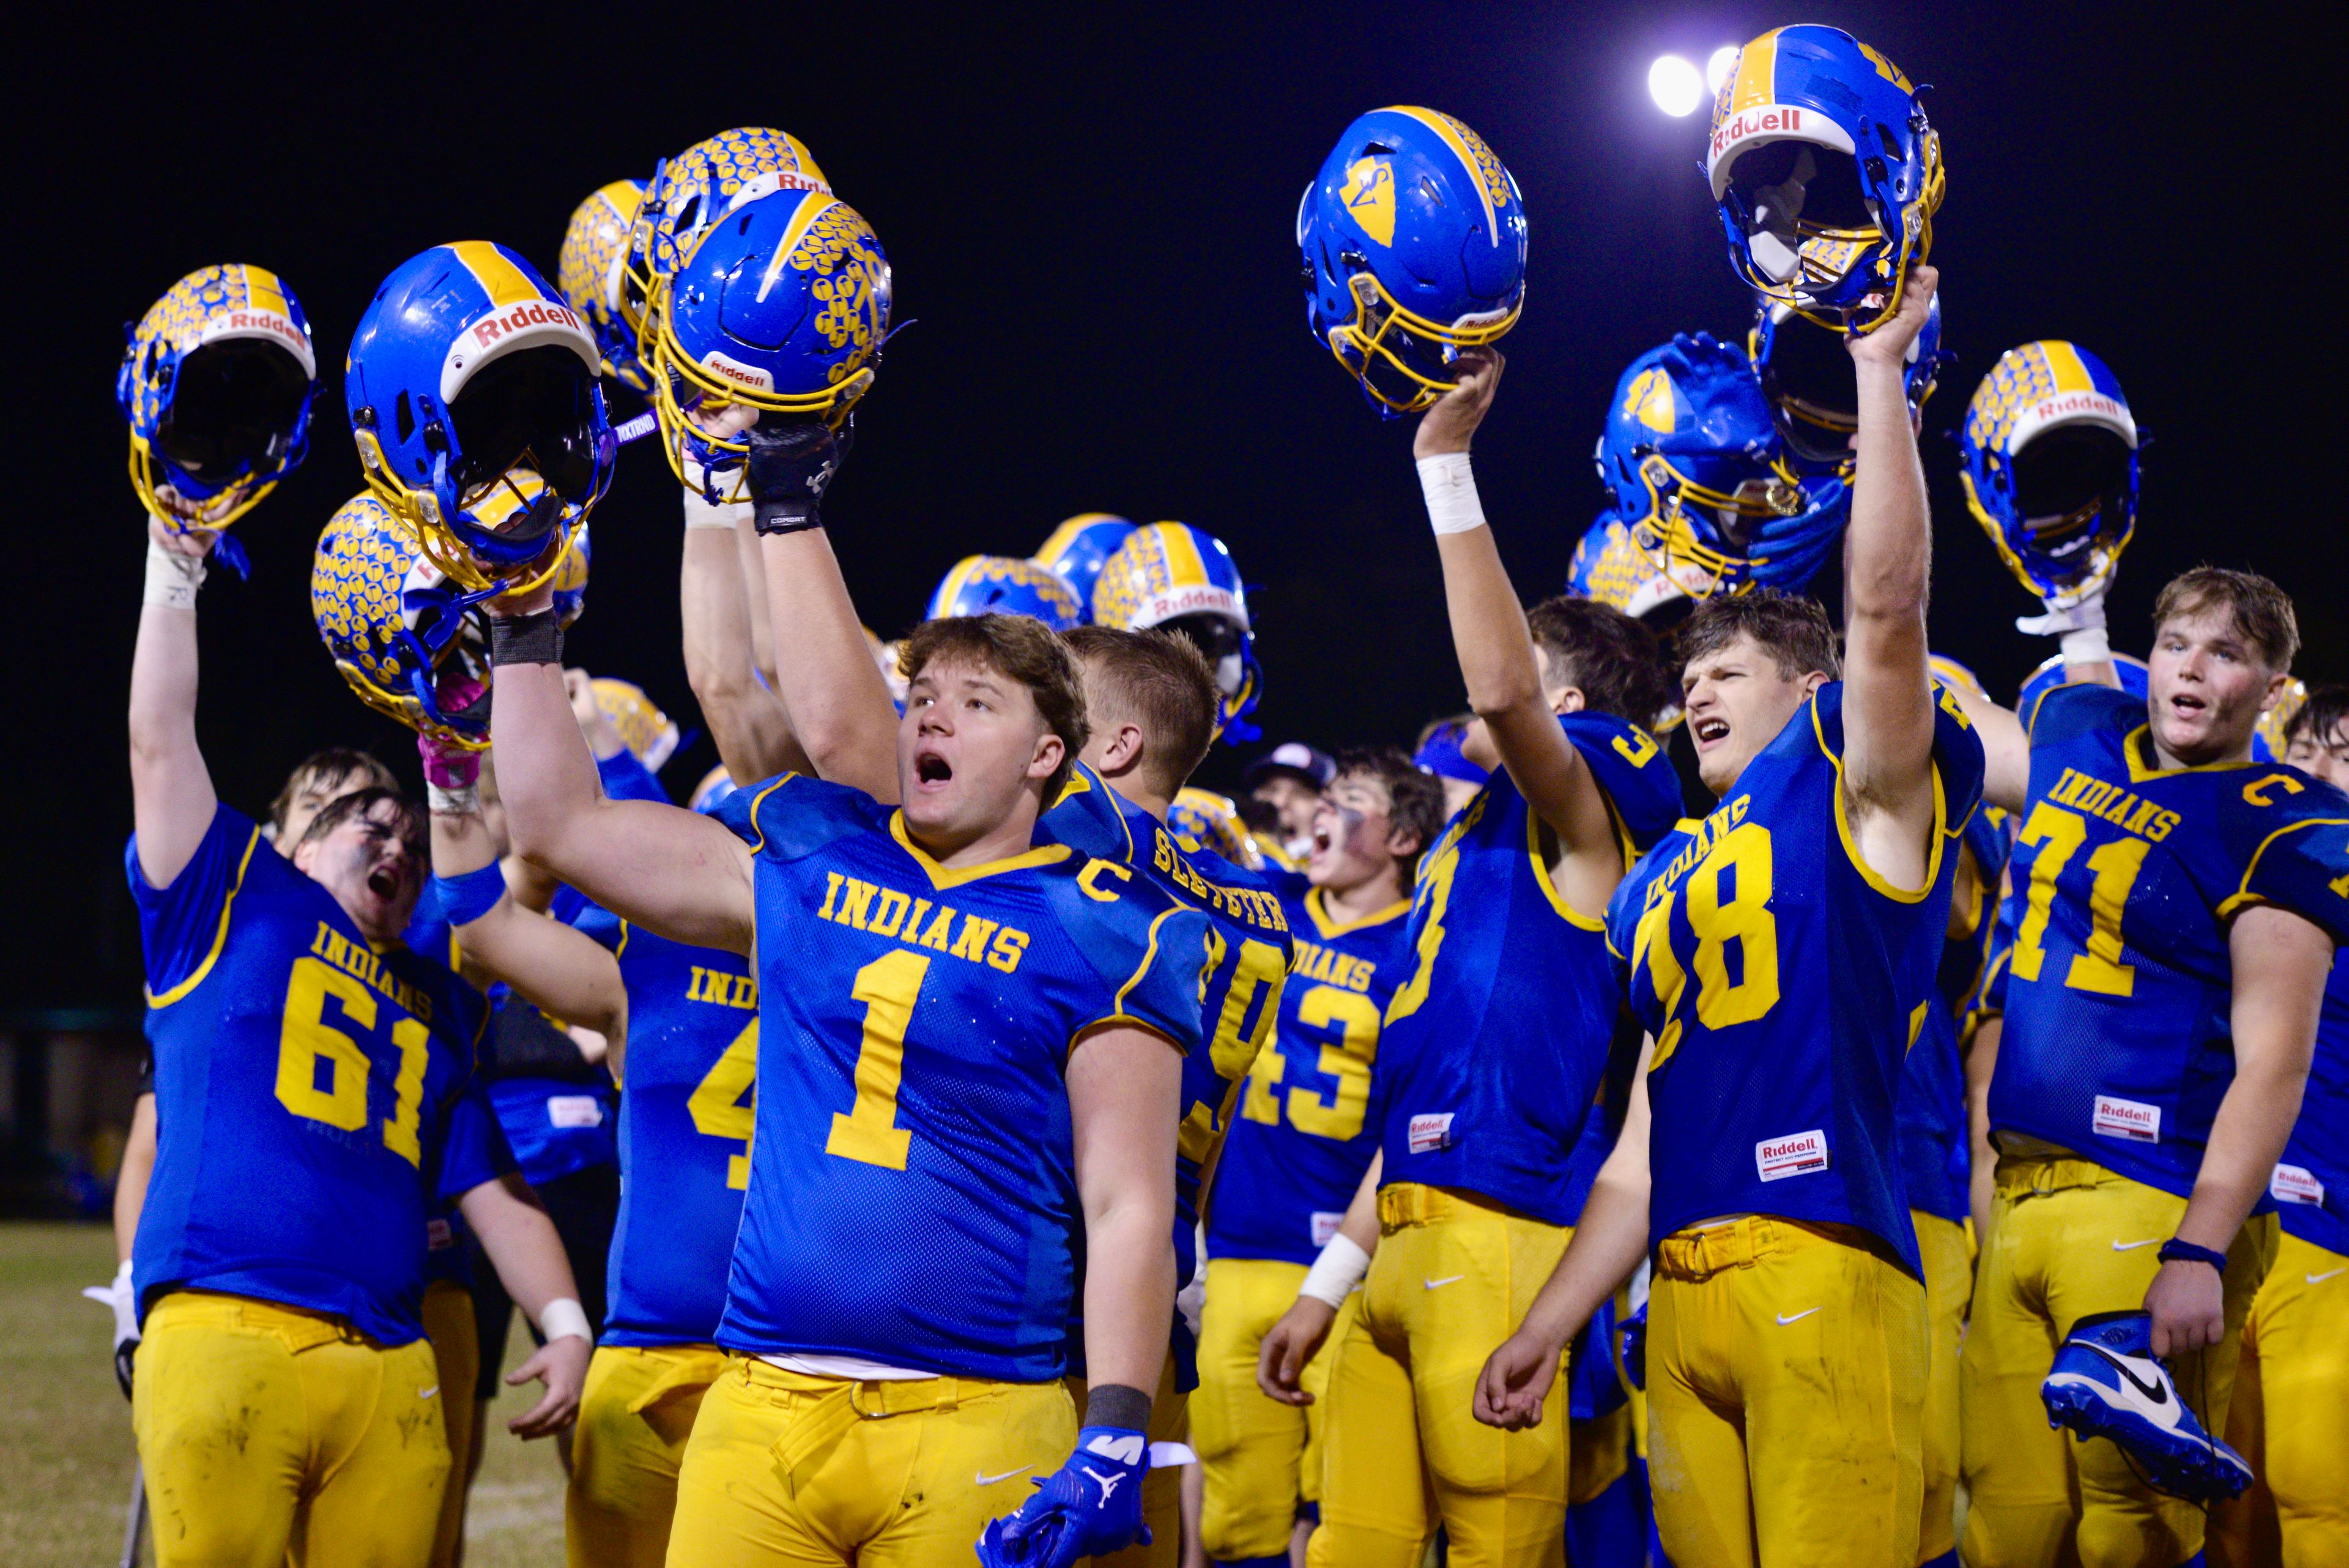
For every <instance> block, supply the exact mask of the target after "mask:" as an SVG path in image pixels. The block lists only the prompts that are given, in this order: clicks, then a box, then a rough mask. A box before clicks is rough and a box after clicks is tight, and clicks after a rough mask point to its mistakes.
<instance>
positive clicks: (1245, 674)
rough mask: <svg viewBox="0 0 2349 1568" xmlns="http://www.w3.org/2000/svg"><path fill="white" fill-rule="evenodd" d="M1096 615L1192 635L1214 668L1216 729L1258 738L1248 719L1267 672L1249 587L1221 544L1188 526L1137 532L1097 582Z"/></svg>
mask: <svg viewBox="0 0 2349 1568" xmlns="http://www.w3.org/2000/svg"><path fill="white" fill-rule="evenodd" d="M1092 618H1093V623H1094V624H1095V625H1096V626H1113V627H1119V628H1123V629H1125V630H1128V631H1145V630H1148V629H1150V628H1154V627H1156V628H1164V629H1165V630H1168V631H1178V632H1181V633H1182V634H1183V635H1184V636H1185V637H1187V638H1189V639H1191V641H1192V642H1193V644H1194V645H1195V646H1196V647H1197V648H1198V649H1199V651H1200V652H1201V653H1203V654H1205V655H1206V658H1207V662H1208V664H1209V665H1211V666H1212V667H1213V668H1214V670H1215V671H1216V691H1217V692H1218V693H1220V694H1221V697H1222V700H1223V701H1222V707H1221V710H1220V711H1219V713H1218V715H1217V720H1218V722H1217V730H1218V732H1220V733H1221V734H1223V735H1224V736H1225V737H1226V739H1228V740H1230V741H1232V742H1235V743H1237V742H1243V741H1253V740H1255V739H1257V730H1256V726H1254V725H1253V724H1250V723H1248V722H1247V715H1248V714H1249V713H1251V712H1253V711H1255V709H1256V705H1257V701H1258V700H1259V699H1260V698H1261V697H1262V696H1263V694H1264V671H1263V670H1262V669H1260V668H1259V667H1258V666H1257V661H1256V639H1255V632H1254V629H1253V628H1252V627H1251V626H1250V625H1249V622H1248V607H1247V585H1246V584H1244V583H1242V582H1241V581H1240V569H1239V567H1238V566H1237V565H1235V564H1234V563H1233V561H1232V553H1231V551H1230V550H1229V549H1227V548H1226V547H1225V545H1224V542H1223V541H1222V540H1221V539H1218V538H1216V536H1215V535H1212V534H1209V533H1208V532H1206V530H1205V529H1202V528H1194V527H1192V526H1191V525H1190V524H1187V523H1153V524H1150V525H1149V526H1148V527H1146V528H1136V529H1135V530H1134V531H1133V534H1132V535H1129V536H1128V537H1127V539H1126V541H1125V543H1124V544H1123V545H1119V546H1118V547H1117V549H1116V551H1115V553H1113V554H1112V556H1110V558H1109V560H1108V561H1107V562H1106V563H1104V564H1103V566H1102V571H1101V576H1100V577H1099V578H1098V579H1096V580H1095V581H1094V583H1093V602H1092Z"/></svg>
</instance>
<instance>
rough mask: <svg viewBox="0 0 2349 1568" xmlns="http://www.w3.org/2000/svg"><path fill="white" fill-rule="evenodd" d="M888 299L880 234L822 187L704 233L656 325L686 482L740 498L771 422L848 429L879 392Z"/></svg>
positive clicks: (672, 439) (661, 392) (652, 322)
mask: <svg viewBox="0 0 2349 1568" xmlns="http://www.w3.org/2000/svg"><path fill="white" fill-rule="evenodd" d="M889 298H890V280H889V258H888V257H887V256H886V255H885V254H882V250H881V242H880V241H879V240H878V239H876V238H874V234H873V226H872V225H871V224H869V223H866V222H865V221H864V219H863V218H861V217H859V216H857V214H856V213H855V210H854V209H853V208H851V207H849V206H848V205H847V204H846V203H845V202H840V201H837V200H835V199H833V197H832V196H831V195H830V194H828V193H826V192H822V191H778V192H774V193H773V194H771V195H766V196H761V197H759V198H757V199H755V200H753V201H750V202H745V203H743V204H742V205H741V206H740V207H739V208H737V209H735V211H734V213H733V216H732V217H731V218H730V220H729V221H728V222H726V223H719V224H716V225H714V226H712V227H709V228H707V229H704V230H703V231H702V232H701V234H700V235H699V236H698V238H696V239H695V240H694V241H693V243H692V247H691V249H690V250H689V251H688V254H687V255H686V257H685V259H684V261H683V262H682V263H681V264H680V265H679V266H678V269H677V271H676V272H675V273H674V274H673V275H669V276H667V277H664V278H663V279H661V280H660V283H659V286H658V289H657V293H656V295H655V297H654V299H653V302H652V315H651V318H650V319H649V320H648V322H647V340H648V352H647V359H648V362H649V363H650V365H651V367H652V372H653V406H654V407H655V408H656V409H657V410H659V413H660V425H661V447H662V449H663V450H664V451H665V452H667V454H668V462H669V467H670V469H671V470H672V471H673V472H675V473H676V474H677V476H678V482H679V483H683V484H687V485H688V486H692V487H694V488H698V489H699V490H700V491H701V492H702V493H703V494H704V495H705V496H707V497H708V498H709V499H710V500H712V501H719V500H740V499H741V498H742V495H741V490H742V477H743V475H744V473H745V472H747V465H746V463H745V461H744V460H745V459H746V458H747V456H748V455H749V452H750V442H749V441H748V440H747V439H746V437H745V436H744V434H743V432H744V431H747V430H748V429H749V427H750V425H753V424H756V423H757V422H758V421H759V419H760V418H761V417H763V416H765V415H768V414H777V415H781V416H783V417H785V418H788V419H822V420H823V421H824V422H825V423H827V424H829V425H831V426H832V427H833V428H834V429H835V430H836V429H838V428H839V427H840V425H841V424H842V422H843V421H845V420H846V419H847V418H848V411H849V410H850V409H852V408H854V406H855V404H856V400H857V399H859V398H861V397H863V396H864V393H865V389H867V388H869V387H871V386H872V385H873V367H872V365H871V364H870V363H868V361H870V360H871V359H872V358H873V357H874V353H875V351H876V350H878V349H879V348H880V347H881V340H882V339H883V338H884V337H887V336H888V334H889ZM746 416H747V417H746ZM729 476H730V477H729Z"/></svg>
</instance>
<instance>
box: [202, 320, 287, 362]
mask: <svg viewBox="0 0 2349 1568" xmlns="http://www.w3.org/2000/svg"><path fill="white" fill-rule="evenodd" d="M254 332H265V333H267V334H268V335H269V336H270V337H282V338H284V339H285V342H286V344H287V346H288V347H290V348H294V349H295V351H296V352H298V353H303V354H306V353H308V352H309V348H310V340H309V339H308V338H307V337H303V336H302V329H301V328H300V327H296V326H295V325H294V323H293V322H292V321H291V320H289V319H287V318H286V317H283V316H280V315H278V314H277V312H275V311H274V310H232V311H230V312H229V313H228V314H227V315H226V316H223V317H219V318H218V319H217V320H216V321H215V322H214V323H213V325H212V329H211V331H210V332H208V333H206V334H205V336H207V337H225V336H227V335H229V334H231V333H234V334H235V335H237V336H239V337H243V336H245V335H246V334H248V333H254Z"/></svg>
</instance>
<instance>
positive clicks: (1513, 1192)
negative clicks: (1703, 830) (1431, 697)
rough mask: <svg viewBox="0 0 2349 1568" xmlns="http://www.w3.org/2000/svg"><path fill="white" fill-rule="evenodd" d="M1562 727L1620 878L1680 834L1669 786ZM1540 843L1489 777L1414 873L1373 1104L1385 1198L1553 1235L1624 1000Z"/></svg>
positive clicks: (1659, 751) (1571, 727)
mask: <svg viewBox="0 0 2349 1568" xmlns="http://www.w3.org/2000/svg"><path fill="white" fill-rule="evenodd" d="M1559 723H1560V724H1561V725H1563V726H1564V728H1565V731H1566V734H1567V738H1568V740H1569V741H1571V742H1573V743H1574V746H1575V749H1576V750H1577V751H1578V752H1580V753H1582V758H1583V761H1584V762H1585V763H1588V764H1589V766H1590V769H1591V772H1592V773H1593V774H1596V775H1597V777H1598V780H1599V784H1600V786H1601V787H1602V788H1603V789H1605V791H1606V792H1607V797H1608V799H1609V802H1610V803H1612V805H1613V808H1614V815H1615V820H1616V825H1617V827H1618V830H1619V836H1620V837H1621V840H1622V849H1623V858H1624V863H1625V864H1626V865H1627V866H1628V865H1629V864H1630V862H1631V861H1632V860H1633V859H1634V858H1635V857H1637V855H1638V854H1639V852H1640V850H1642V849H1644V848H1646V847H1647V846H1649V845H1650V844H1652V843H1654V842H1655V841H1656V839H1657V837H1658V836H1661V835H1662V834H1664V833H1665V832H1667V831H1669V830H1670V829H1671V825H1672V823H1673V822H1674V821H1675V820H1676V819H1677V818H1678V817H1679V815H1680V810H1681V785H1680V776H1679V774H1677V773H1675V772H1674V771H1673V768H1672V764H1671V759H1670V758H1669V757H1667V756H1666V755H1665V754H1664V752H1663V748H1662V747H1661V746H1659V745H1658V744H1657V743H1656V742H1655V741H1654V740H1653V739H1652V738H1651V737H1650V736H1649V735H1648V734H1647V732H1644V731H1642V730H1640V729H1639V728H1638V727H1636V726H1635V725H1632V724H1629V723H1626V722H1624V721H1622V720H1620V719H1617V718H1613V717H1610V716H1609V715H1607V714H1603V713H1573V714H1568V715H1567V716H1566V717H1565V718H1563V719H1561V720H1560V721H1559ZM1546 839H1547V828H1546V827H1545V826H1543V824H1542V821H1541V818H1540V817H1539V816H1538V815H1536V814H1535V813H1534V811H1533V810H1532V809H1531V808H1530V807H1528V806H1527V805H1526V800H1525V797H1524V796H1523V795H1521V794H1518V793H1517V790H1516V785H1515V784H1513V783H1511V782H1510V779H1509V776H1508V774H1507V773H1506V770H1502V771H1496V772H1495V774H1493V777H1492V780H1491V782H1490V783H1488V784H1486V785H1485V788H1484V789H1483V790H1482V791H1481V792H1479V793H1478V794H1476V795H1475V797H1474V798H1473V799H1471V800H1470V801H1469V803H1468V804H1467V805H1465V806H1464V807H1462V808H1461V810H1460V812H1459V814H1458V815H1455V816H1454V817H1453V818H1452V820H1451V822H1450V823H1449V824H1447V825H1446V826H1445V827H1444V836H1442V837H1441V838H1439V839H1437V840H1436V842H1435V845H1434V847H1433V848H1432V849H1431V850H1430V851H1429V852H1428V854H1427V855H1426V856H1425V857H1423V859H1422V860H1421V861H1420V863H1419V882H1418V886H1417V888H1415V890H1414V891H1413V898H1412V910H1411V918H1410V923H1409V929H1408V931H1407V933H1406V940H1408V941H1409V943H1410V944H1411V947H1412V950H1413V969H1412V972H1411V974H1410V975H1409V976H1408V977H1407V978H1406V979H1405V981H1404V982H1403V984H1402V986H1400V987H1398V988H1397V989H1396V991H1395V993H1394V997H1393V1000H1392V1001H1391V1002H1388V1003H1387V1012H1386V1023H1385V1033H1384V1035H1383V1037H1382V1038H1381V1041H1380V1044H1379V1059H1378V1065H1377V1068H1376V1070H1375V1071H1374V1072H1373V1074H1372V1075H1371V1106H1372V1115H1373V1116H1374V1117H1375V1118H1376V1122H1377V1126H1378V1128H1379V1136H1380V1147H1381V1148H1382V1149H1383V1150H1384V1153H1385V1164H1384V1166H1383V1167H1382V1168H1381V1174H1380V1180H1381V1183H1383V1184H1388V1185H1392V1184H1393V1183H1396V1182H1406V1181H1409V1182H1424V1183H1427V1184H1429V1185H1431V1186H1436V1187H1456V1188H1460V1189H1464V1190H1466V1191H1470V1192H1477V1193H1482V1194H1483V1195H1484V1196H1485V1197H1487V1198H1491V1199H1496V1200H1498V1201H1499V1202H1502V1203H1505V1204H1507V1205H1508V1206H1509V1207H1511V1208H1513V1209H1517V1210H1522V1211H1524V1212H1525V1213H1527V1214H1530V1215H1532V1216H1533V1217H1534V1218H1536V1219H1537V1220H1543V1221H1546V1222H1547V1223H1549V1224H1552V1225H1564V1224H1568V1223H1569V1222H1571V1220H1573V1219H1574V1217H1575V1216H1576V1215H1577V1214H1578V1213H1579V1212H1580V1204H1579V1201H1578V1199H1576V1197H1575V1195H1574V1192H1573V1190H1572V1181H1571V1178H1570V1175H1569V1172H1568V1155H1569V1154H1570V1153H1571V1151H1572V1150H1573V1149H1574V1147H1575V1145H1576V1143H1577V1141H1578V1139H1579V1138H1580V1137H1581V1136H1582V1127H1583V1122H1584V1119H1585V1118H1586V1117H1587V1116H1588V1114H1589V1111H1590V1106H1591V1102H1592V1100H1593V1098H1594V1096H1596V1094H1597V1092H1598V1089H1599V1081H1600V1078H1601V1075H1603V1073H1604V1072H1605V1070H1606V1065H1607V1054H1608V1045H1609V1040H1610V1039H1611V1038H1612V1036H1613V1033H1614V1026H1615V1019H1616V1014H1617V1012H1618V1011H1619V1008H1620V1007H1621V1005H1622V998H1621V996H1620V994H1619V992H1618V991H1617V989H1616V984H1615V979H1614V976H1613V974H1612V972H1611V971H1610V968H1609V961H1608V957H1607V942H1606V928H1605V925H1604V923H1603V921H1602V920H1601V919H1600V915H1601V914H1602V913H1603V911H1598V910H1591V911H1585V910H1580V909H1574V908H1572V907H1571V906H1569V905H1568V903H1567V901H1566V899H1565V898H1564V897H1563V896H1562V895H1561V894H1560V893H1559V892H1558V890H1557V888H1556V887H1555V886H1553V885H1552V884H1551V881H1550V877H1549V867H1548V862H1549V856H1548V853H1547V848H1546Z"/></svg>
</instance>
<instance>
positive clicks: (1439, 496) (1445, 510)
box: [1419, 452, 1485, 534]
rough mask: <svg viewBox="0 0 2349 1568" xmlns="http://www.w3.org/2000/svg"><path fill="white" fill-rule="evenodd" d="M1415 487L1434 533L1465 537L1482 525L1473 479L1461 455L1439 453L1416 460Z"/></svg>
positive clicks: (1483, 509)
mask: <svg viewBox="0 0 2349 1568" xmlns="http://www.w3.org/2000/svg"><path fill="white" fill-rule="evenodd" d="M1419 488H1420V491H1421V493H1423V494H1424V495H1425V496H1426V497H1427V520H1428V522H1429V523H1430V524H1433V527H1434V529H1435V531H1436V532H1437V533H1438V534H1465V533H1467V532H1468V531H1469V530H1470V529H1472V528H1482V527H1483V526H1484V525H1485V507H1484V504H1483V503H1482V502H1480V501H1478V500H1477V499H1476V476H1475V473H1473V472H1470V470H1469V467H1468V454H1467V453H1466V452H1438V453H1436V454H1435V455H1434V456H1433V457H1423V458H1421V459H1420V460H1419Z"/></svg>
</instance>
